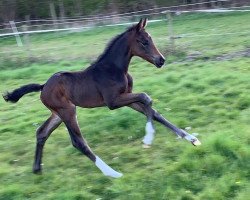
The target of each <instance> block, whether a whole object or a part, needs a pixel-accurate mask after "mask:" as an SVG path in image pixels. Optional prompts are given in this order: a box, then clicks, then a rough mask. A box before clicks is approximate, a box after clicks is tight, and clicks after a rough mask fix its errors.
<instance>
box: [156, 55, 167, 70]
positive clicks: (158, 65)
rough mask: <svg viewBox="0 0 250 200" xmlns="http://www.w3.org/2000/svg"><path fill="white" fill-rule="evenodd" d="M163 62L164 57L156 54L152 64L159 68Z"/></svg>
mask: <svg viewBox="0 0 250 200" xmlns="http://www.w3.org/2000/svg"><path fill="white" fill-rule="evenodd" d="M164 63H165V58H164V57H163V56H158V57H156V58H155V59H154V64H155V66H156V67H157V68H161V67H162V66H163V65H164Z"/></svg>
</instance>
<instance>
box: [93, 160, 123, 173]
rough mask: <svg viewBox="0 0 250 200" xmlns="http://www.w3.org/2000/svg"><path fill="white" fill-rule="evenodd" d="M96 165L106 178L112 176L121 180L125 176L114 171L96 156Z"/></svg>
mask: <svg viewBox="0 0 250 200" xmlns="http://www.w3.org/2000/svg"><path fill="white" fill-rule="evenodd" d="M95 165H96V166H97V167H98V168H99V169H100V170H101V171H102V173H103V174H104V175H105V176H111V177H113V178H119V177H121V176H122V175H123V174H122V173H119V172H117V171H115V170H113V169H112V168H111V167H109V166H108V165H107V164H106V163H105V162H104V161H103V160H102V159H101V158H99V157H98V156H96V161H95Z"/></svg>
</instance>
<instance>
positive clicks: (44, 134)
mask: <svg viewBox="0 0 250 200" xmlns="http://www.w3.org/2000/svg"><path fill="white" fill-rule="evenodd" d="M61 122H62V120H61V118H60V117H59V116H58V115H56V114H54V113H52V115H51V116H50V117H49V118H48V119H47V120H46V121H45V122H44V123H43V125H42V126H40V127H39V128H38V129H37V132H36V138H37V143H36V153H35V161H34V165H33V172H34V173H40V172H41V170H42V169H41V162H42V154H43V147H44V144H45V142H46V140H47V139H48V138H49V136H50V134H51V133H52V132H53V131H54V130H55V129H56V128H57V127H58V126H59V125H60V124H61Z"/></svg>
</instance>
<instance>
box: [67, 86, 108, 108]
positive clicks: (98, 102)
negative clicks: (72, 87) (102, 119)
mask: <svg viewBox="0 0 250 200" xmlns="http://www.w3.org/2000/svg"><path fill="white" fill-rule="evenodd" d="M74 93H75V94H74V95H73V96H74V98H72V102H73V103H74V104H75V105H76V106H80V107H83V108H94V107H100V106H104V105H105V104H104V101H103V97H102V95H101V94H100V93H99V92H98V90H97V89H96V88H95V87H94V86H88V87H83V88H81V89H80V90H78V91H75V92H74Z"/></svg>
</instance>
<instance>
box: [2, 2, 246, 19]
mask: <svg viewBox="0 0 250 200" xmlns="http://www.w3.org/2000/svg"><path fill="white" fill-rule="evenodd" d="M204 1H205V2H207V1H209V0H150V1H149V0H53V1H52V0H0V23H6V22H9V21H11V20H25V19H47V18H51V17H52V15H55V16H57V17H58V18H63V17H77V16H87V15H96V14H110V13H123V12H130V11H136V10H143V9H147V8H153V7H160V6H170V5H179V4H188V3H198V2H204ZM211 1H212V0H211ZM231 2H234V3H241V4H244V3H247V2H249V0H232V1H231Z"/></svg>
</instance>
